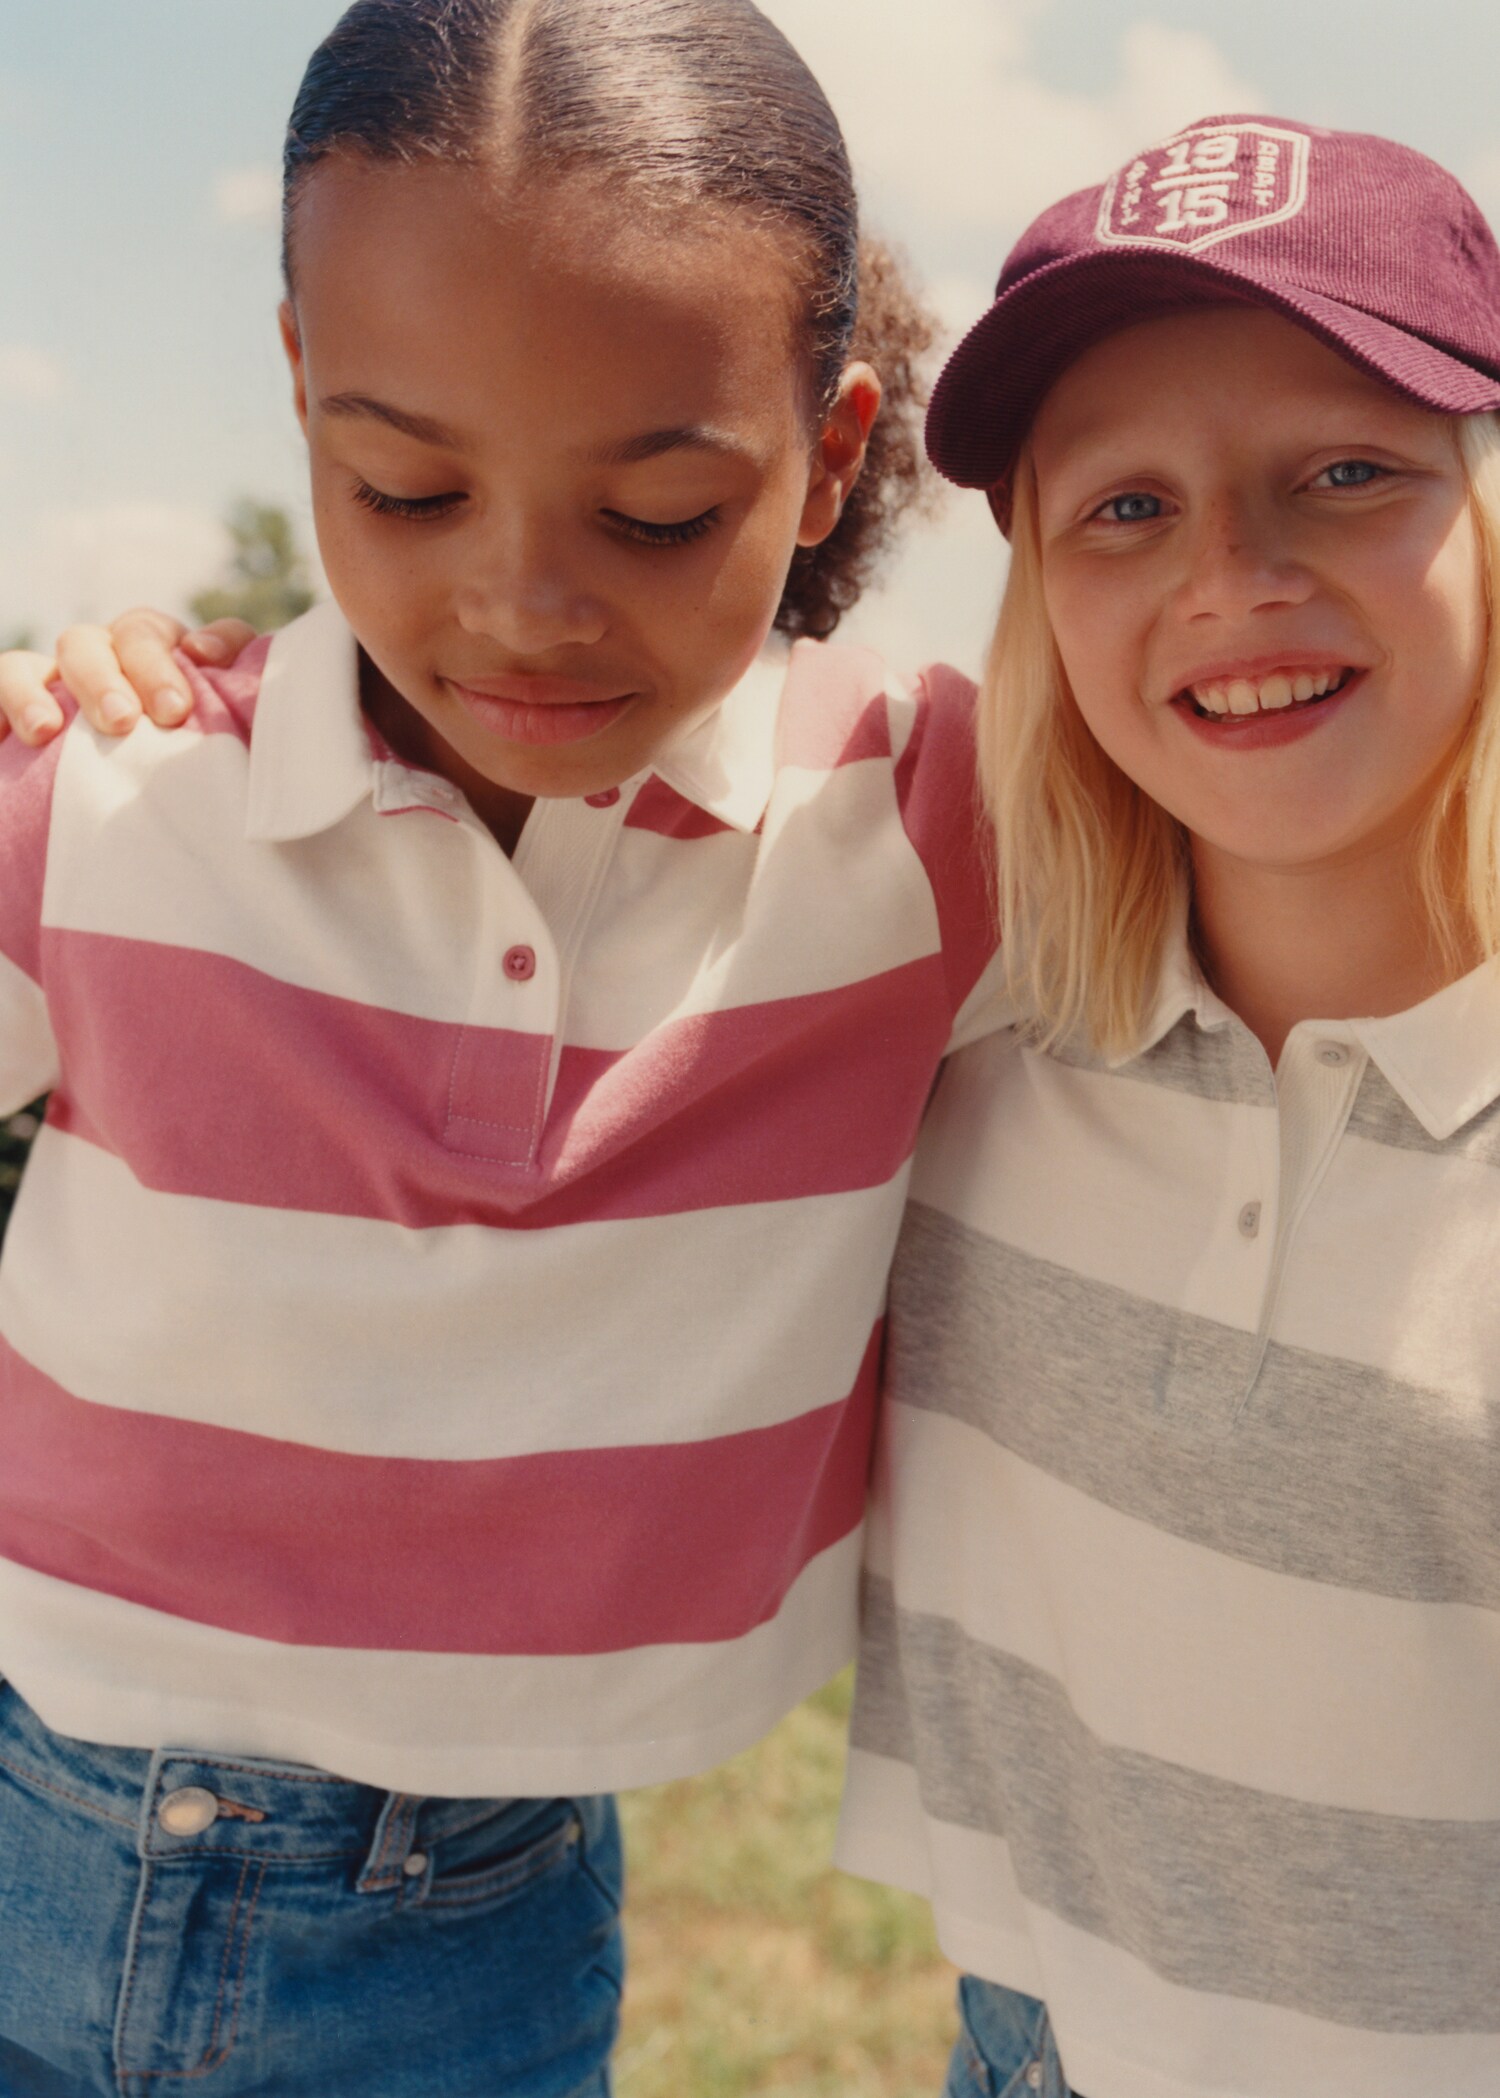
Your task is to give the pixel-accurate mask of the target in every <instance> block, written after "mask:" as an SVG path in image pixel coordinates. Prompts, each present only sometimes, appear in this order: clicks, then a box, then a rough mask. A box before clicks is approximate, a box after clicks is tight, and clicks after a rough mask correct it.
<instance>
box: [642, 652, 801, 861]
mask: <svg viewBox="0 0 1500 2098" xmlns="http://www.w3.org/2000/svg"><path fill="white" fill-rule="evenodd" d="M786 675H787V654H786V651H785V650H784V649H781V648H778V647H776V646H774V645H773V646H770V647H767V648H766V649H764V650H763V651H762V652H761V654H760V655H759V656H757V658H756V660H755V661H754V662H753V663H752V664H751V665H750V668H749V669H748V670H747V671H746V672H745V675H744V676H743V677H742V678H741V679H740V681H739V683H738V684H737V685H736V686H735V687H734V689H733V691H732V692H730V693H729V695H728V696H727V698H725V699H723V700H722V701H721V702H720V703H719V705H718V706H717V707H716V708H715V709H714V711H713V713H712V714H710V715H709V716H708V717H707V719H706V720H703V721H699V722H695V723H694V725H693V726H692V727H691V728H690V729H689V730H688V731H687V733H686V734H685V735H683V736H681V737H679V738H678V740H677V741H676V742H675V743H674V744H672V746H671V747H670V749H669V750H667V751H666V752H665V754H664V755H663V756H662V758H661V759H660V761H659V762H658V763H657V765H656V766H655V768H654V769H655V772H656V776H657V778H658V779H661V780H665V782H666V784H667V785H668V786H669V787H670V788H671V789H672V790H673V792H674V793H677V794H681V795H682V796H683V798H684V799H685V800H687V801H690V802H692V803H693V804H694V806H695V807H696V808H700V809H703V810H704V811H706V813H707V814H708V815H710V816H716V817H717V818H718V820H719V821H720V822H721V823H727V824H728V825H729V827H730V828H731V830H738V831H744V832H746V833H748V832H751V831H753V830H754V829H755V828H756V826H757V824H758V823H759V822H760V820H761V818H762V816H764V815H765V813H766V809H767V807H768V806H769V804H770V800H771V789H772V787H773V786H774V785H775V781H776V721H777V716H778V714H779V712H780V702H781V689H782V686H783V685H784V684H785V683H786Z"/></svg>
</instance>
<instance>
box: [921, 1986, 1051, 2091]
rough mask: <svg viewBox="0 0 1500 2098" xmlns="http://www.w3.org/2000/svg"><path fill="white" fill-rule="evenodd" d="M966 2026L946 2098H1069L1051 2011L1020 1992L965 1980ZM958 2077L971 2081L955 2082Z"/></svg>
mask: <svg viewBox="0 0 1500 2098" xmlns="http://www.w3.org/2000/svg"><path fill="white" fill-rule="evenodd" d="M958 2011H959V2018H960V2021H961V2024H960V2031H959V2038H958V2045H957V2047H956V2048H955V2049H954V2056H953V2060H954V2068H953V2070H952V2071H951V2072H950V2083H949V2092H948V2093H947V2094H945V2098H971V2094H974V2093H978V2094H982V2098H1067V2086H1066V2084H1065V2083H1064V2082H1063V2079H1062V2069H1061V2065H1060V2064H1059V2062H1058V2059H1057V2048H1056V2045H1055V2043H1054V2041H1053V2038H1052V2024H1051V2020H1050V2019H1049V2018H1048V2016H1047V2011H1046V2006H1045V2005H1044V2004H1041V2003H1039V2002H1038V2001H1037V2000H1036V1998H1035V1997H1034V1996H1023V1995H1022V1994H1021V1992H1020V1991H1019V1990H1018V1989H1006V1988H1002V1987H1001V1986H1000V1985H999V1984H998V1983H997V1982H984V1981H978V1980H976V1979H975V1977H974V1976H973V1975H965V1977H964V1979H963V1980H962V1981H961V1982H960V1983H959V1985H958ZM954 2076H957V2077H959V2078H960V2079H962V2078H964V2077H967V2079H968V2080H967V2081H964V2080H959V2081H957V2082H954V2081H953V2080H952V2078H953V2077H954Z"/></svg>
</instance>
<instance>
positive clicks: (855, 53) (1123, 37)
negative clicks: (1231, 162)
mask: <svg viewBox="0 0 1500 2098" xmlns="http://www.w3.org/2000/svg"><path fill="white" fill-rule="evenodd" d="M1046 5H1047V0H920V4H915V5H913V4H908V0H901V4H890V5H887V6H884V7H881V8H880V9H879V10H878V11H877V14H876V18H875V21H874V25H873V33H871V15H870V10H869V7H868V4H867V0H767V8H768V12H769V13H771V14H772V15H773V16H774V17H775V19H776V21H777V22H778V24H779V25H780V26H781V27H782V28H783V29H784V30H785V31H786V33H787V34H788V35H789V36H790V37H791V38H792V40H793V41H794V42H795V43H796V44H797V46H798V48H799V49H800V50H801V51H802V52H803V54H804V56H805V57H806V58H807V60H808V62H809V63H810V64H811V66H812V67H813V70H814V71H815V72H816V73H817V74H818V75H819V77H820V78H821V79H822V80H823V82H824V85H825V86H826V88H827V90H828V93H829V97H830V99H831V100H832V101H833V103H834V105H835V107H836V108H837V110H838V112H839V115H840V117H841V119H842V121H843V124H844V128H845V131H846V133H847V135H848V138H849V144H850V150H851V152H852V154H853V156H854V161H855V165H856V168H857V169H858V171H859V172H860V174H861V177H862V179H863V180H864V182H865V183H866V185H867V186H868V188H869V190H870V192H871V194H872V198H873V201H874V203H875V205H876V213H877V216H879V217H882V218H884V219H887V220H889V219H892V218H896V219H897V220H898V221H899V223H898V225H897V227H896V230H898V231H900V232H901V233H902V235H903V237H905V238H906V239H908V240H910V241H911V242H912V244H913V245H914V246H915V247H916V248H917V250H918V254H919V259H920V254H921V250H922V247H923V246H924V245H925V242H924V240H923V237H922V236H923V235H924V234H926V235H928V236H929V238H930V237H931V236H932V235H936V236H937V239H938V241H939V242H941V244H942V245H943V246H944V247H945V248H951V241H952V237H953V236H955V235H960V236H961V235H965V234H967V235H969V236H970V237H971V238H972V237H973V236H975V235H979V236H987V244H988V247H989V249H990V250H992V252H993V260H994V262H996V263H998V261H999V260H1000V250H1001V248H1002V246H1003V245H1004V244H1006V243H1008V242H1009V240H1011V239H1012V238H1013V237H1014V235H1015V234H1016V233H1017V232H1018V231H1019V230H1020V228H1021V227H1022V226H1023V225H1024V224H1025V222H1026V221H1027V220H1028V219H1030V218H1033V217H1034V216H1035V215H1036V213H1037V212H1039V211H1041V210H1042V209H1044V208H1045V207H1046V206H1047V205H1048V204H1051V203H1055V202H1056V200H1057V199H1058V198H1059V197H1063V196H1066V195H1067V194H1068V192H1069V191H1070V190H1074V189H1080V188H1083V187H1085V186H1086V185H1087V184H1089V183H1092V182H1099V181H1102V180H1103V179H1104V177H1105V176H1106V175H1108V174H1109V173H1110V172H1111V171H1112V170H1113V169H1114V168H1116V167H1118V166H1119V165H1120V163H1121V162H1122V161H1124V160H1126V159H1128V157H1129V156H1130V154H1131V153H1133V152H1134V151H1135V150H1136V149H1137V148H1138V147H1140V146H1142V145H1145V144H1147V143H1148V142H1149V141H1151V140H1153V139H1156V138H1160V137H1162V136H1163V135H1164V134H1166V133H1167V132H1170V131H1172V130H1175V129H1176V128H1177V127H1178V126H1179V125H1182V124H1185V123H1189V122H1191V121H1192V119H1193V118H1195V117H1199V116H1206V115H1210V114H1219V113H1224V112H1228V111H1231V110H1253V109H1259V108H1261V107H1263V106H1264V104H1263V100H1262V98H1261V96H1260V95H1259V93H1258V91H1257V90H1256V89H1255V88H1254V87H1253V86H1251V85H1250V84H1249V83H1247V82H1246V81H1244V80H1241V79H1240V78H1239V77H1238V76H1237V75H1236V73H1235V71H1234V69H1233V67H1232V66H1231V65H1230V64H1229V62H1228V60H1227V59H1226V58H1225V57H1224V56H1223V54H1222V53H1221V52H1220V51H1219V50H1218V48H1217V46H1216V45H1215V44H1214V43H1213V42H1212V41H1211V40H1210V39H1209V38H1208V37H1206V36H1204V35H1201V34H1200V33H1198V32H1197V31H1194V30H1184V29H1172V28H1168V27H1165V26H1164V25H1163V24H1161V23H1157V22H1153V21H1150V20H1148V19H1140V18H1137V19H1135V20H1130V19H1129V18H1128V16H1127V19H1126V22H1125V24H1124V26H1123V28H1122V30H1121V32H1120V34H1119V40H1118V48H1117V62H1116V75H1115V79H1114V80H1113V82H1112V84H1111V85H1110V86H1109V87H1108V88H1106V89H1105V90H1104V92H1103V93H1102V94H1098V95H1084V94H1077V93H1070V92H1068V91H1067V90H1065V89H1062V88H1058V87H1054V86H1051V85H1050V84H1048V83H1046V82H1044V81H1042V80H1041V79H1039V78H1038V77H1037V75H1036V74H1035V73H1034V72H1033V71H1032V70H1031V69H1030V68H1029V66H1028V42H1029V32H1030V28H1031V25H1032V23H1033V21H1034V20H1035V18H1036V17H1037V16H1038V15H1040V14H1041V13H1043V12H1044V11H1045V8H1046Z"/></svg>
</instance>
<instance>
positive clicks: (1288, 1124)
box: [1236, 1027, 1367, 1418]
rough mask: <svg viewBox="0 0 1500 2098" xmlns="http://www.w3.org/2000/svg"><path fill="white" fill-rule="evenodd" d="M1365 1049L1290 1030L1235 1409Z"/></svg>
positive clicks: (1265, 1339)
mask: <svg viewBox="0 0 1500 2098" xmlns="http://www.w3.org/2000/svg"><path fill="white" fill-rule="evenodd" d="M1366 1061H1367V1059H1366V1057H1365V1056H1364V1054H1363V1052H1362V1051H1359V1050H1358V1049H1357V1048H1355V1047H1354V1046H1351V1045H1350V1044H1349V1043H1347V1042H1341V1041H1339V1040H1338V1039H1337V1038H1336V1037H1334V1036H1332V1035H1325V1036H1322V1037H1313V1036H1311V1035H1310V1034H1309V1033H1308V1032H1304V1030H1303V1028H1301V1027H1295V1028H1293V1030H1292V1032H1291V1034H1290V1035H1289V1036H1288V1037H1287V1040H1286V1045H1285V1047H1284V1048H1283V1050H1282V1053H1281V1060H1280V1062H1279V1064H1278V1065H1277V1067H1276V1105H1277V1119H1278V1150H1279V1154H1280V1167H1279V1171H1280V1192H1279V1196H1278V1200H1277V1216H1276V1237H1275V1243H1274V1245H1273V1247H1272V1249H1271V1263H1270V1272H1269V1275H1268V1278H1267V1283H1266V1292H1265V1303H1264V1306H1263V1308H1262V1311H1261V1317H1260V1324H1259V1328H1258V1330H1257V1333H1256V1351H1255V1366H1254V1370H1253V1372H1252V1374H1251V1376H1250V1378H1249V1381H1248V1382H1247V1384H1246V1386H1245V1391H1244V1395H1243V1397H1242V1398H1241V1400H1240V1404H1239V1406H1238V1407H1237V1408H1236V1418H1238V1415H1239V1414H1240V1413H1241V1412H1243V1410H1244V1408H1245V1407H1246V1406H1247V1405H1248V1404H1249V1403H1250V1399H1251V1397H1252V1395H1253V1393H1254V1390H1255V1387H1256V1384H1257V1383H1258V1382H1259V1380H1260V1373H1261V1369H1262V1366H1263V1365H1264V1362H1265V1358H1266V1350H1267V1349H1268V1348H1269V1346H1270V1344H1271V1335H1272V1329H1273V1327H1274V1325H1275V1320H1276V1309H1277V1305H1278V1303H1279V1301H1280V1297H1281V1287H1282V1281H1283V1278H1284V1277H1285V1275H1286V1272H1287V1264H1288V1262H1289V1260H1290V1258H1291V1253H1292V1247H1293V1245H1294V1243H1295V1241H1296V1236H1297V1231H1298V1227H1299V1226H1300V1224H1301V1222H1302V1219H1303V1218H1304V1217H1305V1216H1306V1214H1307V1211H1308V1207H1309V1205H1310V1204H1311V1202H1312V1201H1313V1198H1314V1197H1315V1196H1316V1194H1317V1191H1318V1189H1319V1187H1320V1186H1321V1185H1322V1183H1323V1178H1324V1175H1325V1174H1326V1173H1327V1171H1328V1168H1329V1166H1330V1165H1331V1164H1332V1162H1333V1157H1334V1153H1335V1152H1336V1151H1337V1149H1338V1147H1339V1143H1340V1140H1341V1139H1342V1137H1343V1134H1344V1129H1345V1127H1346V1125H1347V1123H1348V1120H1349V1116H1350V1113H1351V1111H1352V1109H1353V1107H1354V1101H1355V1097H1356V1095H1357V1094H1358V1092H1359V1088H1360V1084H1361V1082H1362V1080H1363V1078H1364V1071H1365V1064H1366Z"/></svg>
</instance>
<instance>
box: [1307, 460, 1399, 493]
mask: <svg viewBox="0 0 1500 2098" xmlns="http://www.w3.org/2000/svg"><path fill="white" fill-rule="evenodd" d="M1385 476H1386V469H1385V467H1383V466H1377V465H1376V464H1375V463H1374V461H1373V460H1371V459H1335V460H1334V462H1333V464H1332V466H1325V467H1324V469H1323V471H1322V472H1321V473H1320V474H1315V475H1314V476H1313V486H1314V488H1316V487H1317V485H1318V483H1319V482H1320V481H1321V482H1322V483H1323V485H1324V486H1325V487H1327V488H1368V487H1369V486H1370V484H1371V482H1372V481H1381V480H1384V479H1385Z"/></svg>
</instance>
